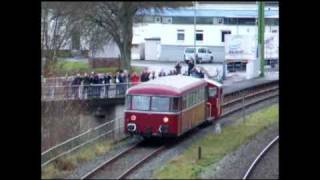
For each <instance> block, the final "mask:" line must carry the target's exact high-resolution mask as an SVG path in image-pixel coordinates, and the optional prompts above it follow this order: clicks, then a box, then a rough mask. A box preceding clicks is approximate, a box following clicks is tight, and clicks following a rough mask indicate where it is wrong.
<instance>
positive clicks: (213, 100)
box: [207, 83, 221, 120]
mask: <svg viewBox="0 0 320 180" xmlns="http://www.w3.org/2000/svg"><path fill="white" fill-rule="evenodd" d="M220 93H221V90H220V88H219V87H217V86H215V85H213V84H210V83H208V86H207V96H208V102H207V108H208V109H210V112H209V115H208V118H207V119H208V120H213V119H216V118H217V117H219V115H220V103H221V99H220V96H221V95H220Z"/></svg>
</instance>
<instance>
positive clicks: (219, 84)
mask: <svg viewBox="0 0 320 180" xmlns="http://www.w3.org/2000/svg"><path fill="white" fill-rule="evenodd" d="M204 80H206V81H207V82H209V83H212V84H214V85H216V86H218V87H222V84H221V83H219V82H217V81H214V80H211V79H204Z"/></svg>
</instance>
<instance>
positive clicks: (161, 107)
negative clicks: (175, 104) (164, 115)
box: [151, 96, 170, 112]
mask: <svg viewBox="0 0 320 180" xmlns="http://www.w3.org/2000/svg"><path fill="white" fill-rule="evenodd" d="M169 107H170V99H169V98H168V97H156V96H155V97H152V104H151V111H160V112H166V111H169Z"/></svg>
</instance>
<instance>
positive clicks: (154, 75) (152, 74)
mask: <svg viewBox="0 0 320 180" xmlns="http://www.w3.org/2000/svg"><path fill="white" fill-rule="evenodd" d="M155 78H156V72H155V71H152V73H151V79H155Z"/></svg>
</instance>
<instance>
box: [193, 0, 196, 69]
mask: <svg viewBox="0 0 320 180" xmlns="http://www.w3.org/2000/svg"><path fill="white" fill-rule="evenodd" d="M193 9H194V16H193V27H194V39H193V46H194V60H193V63H194V64H195V63H196V62H195V61H196V24H197V20H196V16H197V2H196V1H194V2H193Z"/></svg>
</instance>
